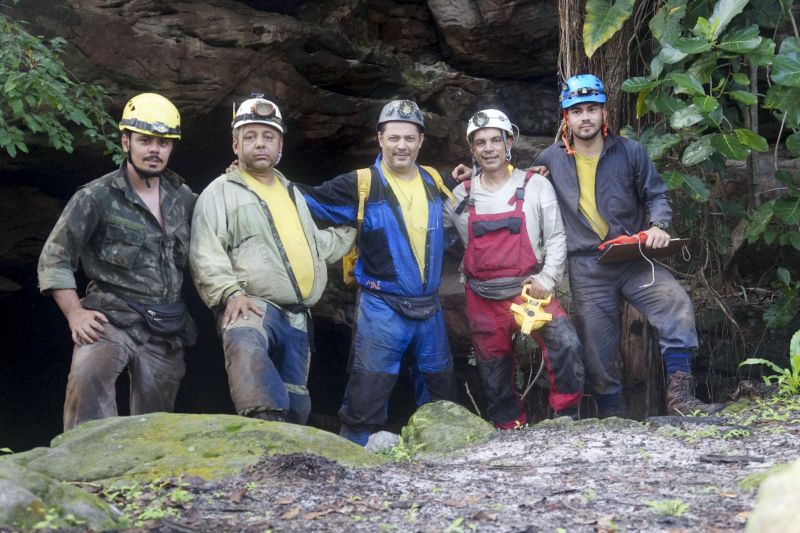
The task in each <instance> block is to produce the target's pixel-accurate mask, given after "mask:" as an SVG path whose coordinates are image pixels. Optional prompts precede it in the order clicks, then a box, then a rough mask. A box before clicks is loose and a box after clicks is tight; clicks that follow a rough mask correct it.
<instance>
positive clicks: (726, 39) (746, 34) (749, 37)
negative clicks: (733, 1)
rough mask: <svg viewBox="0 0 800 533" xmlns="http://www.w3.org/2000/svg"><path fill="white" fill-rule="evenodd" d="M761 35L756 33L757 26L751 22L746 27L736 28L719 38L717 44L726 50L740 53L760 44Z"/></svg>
mask: <svg viewBox="0 0 800 533" xmlns="http://www.w3.org/2000/svg"><path fill="white" fill-rule="evenodd" d="M761 39H762V38H761V36H760V35H759V34H758V26H756V25H755V24H753V25H752V26H748V27H747V28H736V29H733V30H731V31H729V32H728V33H726V34H725V35H723V36H722V39H720V40H719V42H718V43H717V46H719V47H720V48H722V49H723V50H727V51H728V52H736V53H737V54H740V53H742V52H747V51H750V50H755V49H756V48H758V45H760V44H761Z"/></svg>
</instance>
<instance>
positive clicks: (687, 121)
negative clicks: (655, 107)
mask: <svg viewBox="0 0 800 533" xmlns="http://www.w3.org/2000/svg"><path fill="white" fill-rule="evenodd" d="M701 120H703V115H702V113H700V108H699V107H697V106H696V105H694V104H692V105H690V106H688V107H685V108H684V109H680V110H678V111H676V112H675V113H673V114H672V116H671V117H669V125H670V126H672V128H673V129H676V130H681V129H684V128H688V127H689V126H694V125H695V124H697V123H698V122H700V121H701Z"/></svg>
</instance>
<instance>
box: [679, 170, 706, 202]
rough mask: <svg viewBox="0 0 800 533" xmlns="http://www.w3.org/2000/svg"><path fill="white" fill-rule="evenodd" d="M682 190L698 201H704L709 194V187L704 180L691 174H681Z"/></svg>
mask: <svg viewBox="0 0 800 533" xmlns="http://www.w3.org/2000/svg"><path fill="white" fill-rule="evenodd" d="M683 190H684V191H686V192H687V193H688V194H689V197H690V198H691V199H692V200H694V201H695V202H698V203H705V202H707V201H708V198H709V197H710V196H711V189H709V188H708V185H706V182H704V181H703V180H702V179H700V178H699V177H697V176H695V175H693V174H685V175H684V176H683Z"/></svg>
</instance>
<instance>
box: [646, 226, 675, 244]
mask: <svg viewBox="0 0 800 533" xmlns="http://www.w3.org/2000/svg"><path fill="white" fill-rule="evenodd" d="M645 233H646V234H647V242H646V243H645V246H646V247H647V248H665V247H666V246H669V241H670V239H672V237H671V236H670V234H669V233H667V232H666V231H664V230H663V229H661V228H658V227H656V226H652V227H651V228H650V229H649V230H647V231H645Z"/></svg>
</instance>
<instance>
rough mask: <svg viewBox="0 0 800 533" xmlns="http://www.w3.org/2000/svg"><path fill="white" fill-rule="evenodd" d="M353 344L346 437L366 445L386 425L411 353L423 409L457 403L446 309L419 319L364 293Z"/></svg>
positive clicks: (341, 416) (344, 411)
mask: <svg viewBox="0 0 800 533" xmlns="http://www.w3.org/2000/svg"><path fill="white" fill-rule="evenodd" d="M353 342H354V346H353V360H352V364H351V367H350V378H349V380H348V382H347V390H346V391H345V396H344V399H343V401H342V406H341V408H340V409H339V419H340V420H341V422H342V429H341V431H340V435H342V436H343V437H346V438H348V439H350V440H352V441H353V442H357V443H358V444H361V445H364V444H366V442H367V439H368V438H369V435H370V434H371V433H373V432H374V431H375V430H376V429H377V428H378V427H379V426H381V425H383V424H385V423H386V420H387V411H388V402H389V397H390V396H391V394H392V390H393V389H394V386H395V384H396V383H397V379H398V376H399V373H400V366H401V362H402V359H403V356H404V355H406V354H408V356H409V357H411V370H410V373H411V377H412V386H413V387H414V394H415V398H416V401H417V404H418V405H421V404H423V403H427V402H430V401H436V400H453V399H454V396H455V378H454V375H453V358H452V356H451V355H450V346H449V344H448V342H447V333H446V331H445V327H444V314H443V312H442V310H441V309H440V310H439V311H437V312H436V314H435V315H433V316H432V317H431V318H428V319H425V320H414V319H410V318H406V317H404V316H402V315H401V314H399V313H398V312H397V311H395V310H393V309H392V308H391V307H389V306H388V305H387V304H386V303H385V302H383V300H381V299H380V297H377V296H374V295H371V294H368V293H366V292H362V293H361V296H360V298H359V305H358V316H357V318H356V331H355V339H354V341H353Z"/></svg>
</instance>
